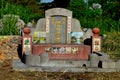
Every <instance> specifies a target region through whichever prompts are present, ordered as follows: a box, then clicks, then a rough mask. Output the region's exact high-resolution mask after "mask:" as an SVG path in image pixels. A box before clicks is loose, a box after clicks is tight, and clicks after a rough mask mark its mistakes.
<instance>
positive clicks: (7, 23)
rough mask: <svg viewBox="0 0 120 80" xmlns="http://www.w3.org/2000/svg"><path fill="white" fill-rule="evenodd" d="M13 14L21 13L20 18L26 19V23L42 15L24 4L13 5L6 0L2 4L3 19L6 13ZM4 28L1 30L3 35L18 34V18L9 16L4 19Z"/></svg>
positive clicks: (0, 10)
mask: <svg viewBox="0 0 120 80" xmlns="http://www.w3.org/2000/svg"><path fill="white" fill-rule="evenodd" d="M6 14H12V15H19V16H20V19H22V20H24V22H25V23H28V22H30V21H32V20H33V19H34V20H36V21H37V20H38V19H39V18H41V17H42V15H41V14H38V13H33V11H32V9H31V8H28V7H24V6H22V5H13V4H10V3H8V2H5V1H4V0H3V1H2V2H1V5H0V18H1V19H2V18H3V16H4V15H6ZM2 23H3V29H2V30H1V31H0V34H1V35H18V34H19V31H18V30H17V29H16V27H15V24H16V19H13V18H12V17H11V18H7V19H5V20H2Z"/></svg>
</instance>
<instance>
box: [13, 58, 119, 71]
mask: <svg viewBox="0 0 120 80" xmlns="http://www.w3.org/2000/svg"><path fill="white" fill-rule="evenodd" d="M13 70H17V71H40V72H119V71H120V69H115V68H113V69H112V68H90V67H86V68H85V67H75V66H71V67H70V66H69V67H67V66H65V65H64V64H62V65H61V66H52V65H49V64H48V65H41V66H29V65H26V64H24V63H22V62H21V61H20V60H13Z"/></svg>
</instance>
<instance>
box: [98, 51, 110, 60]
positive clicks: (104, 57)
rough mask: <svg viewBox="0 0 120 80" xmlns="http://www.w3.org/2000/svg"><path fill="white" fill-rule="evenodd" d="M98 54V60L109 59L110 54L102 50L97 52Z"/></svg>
mask: <svg viewBox="0 0 120 80" xmlns="http://www.w3.org/2000/svg"><path fill="white" fill-rule="evenodd" d="M97 53H98V55H100V56H99V60H100V61H104V60H110V56H109V55H108V54H106V53H103V52H97Z"/></svg>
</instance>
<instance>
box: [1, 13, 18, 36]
mask: <svg viewBox="0 0 120 80" xmlns="http://www.w3.org/2000/svg"><path fill="white" fill-rule="evenodd" d="M17 20H18V18H15V17H13V16H12V15H10V16H7V17H5V18H3V19H2V20H1V21H2V23H3V28H2V29H1V30H0V34H1V35H18V34H19V30H18V29H17V28H16V27H15V25H16V22H17Z"/></svg>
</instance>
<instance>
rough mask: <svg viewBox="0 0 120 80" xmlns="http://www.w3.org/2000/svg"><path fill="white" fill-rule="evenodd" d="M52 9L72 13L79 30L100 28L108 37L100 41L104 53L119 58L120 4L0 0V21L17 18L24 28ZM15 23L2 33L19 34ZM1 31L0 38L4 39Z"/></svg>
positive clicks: (99, 0) (107, 0) (81, 0)
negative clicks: (80, 28) (6, 18)
mask: <svg viewBox="0 0 120 80" xmlns="http://www.w3.org/2000/svg"><path fill="white" fill-rule="evenodd" d="M63 3H64V5H62V4H63ZM54 7H62V8H66V9H69V10H71V11H73V17H74V18H77V19H78V20H79V21H80V23H81V27H82V28H91V29H92V28H94V27H99V28H100V30H101V33H100V34H103V35H104V34H105V35H107V37H106V38H103V51H106V52H108V53H109V52H113V54H114V52H116V53H117V56H116V54H114V56H116V57H118V56H120V55H118V54H120V49H119V47H120V42H119V41H120V38H119V36H120V0H71V1H70V0H54V1H53V2H51V3H40V0H0V18H2V17H3V15H5V14H14V15H19V16H20V18H21V19H22V20H24V21H25V23H26V24H27V23H28V22H31V21H32V20H35V21H37V20H38V19H39V18H41V17H44V12H45V10H46V9H49V8H54ZM12 21H15V20H12ZM4 22H5V21H4ZM6 23H8V21H7V22H6ZM14 23H15V22H10V24H7V25H4V28H5V29H4V30H1V31H3V32H5V33H7V31H9V30H10V32H9V34H14V35H16V34H18V32H17V31H16V29H15V28H14ZM5 26H7V27H5ZM1 31H0V34H3V35H4V33H3V32H1ZM110 54H111V53H110ZM113 54H112V55H113Z"/></svg>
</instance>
